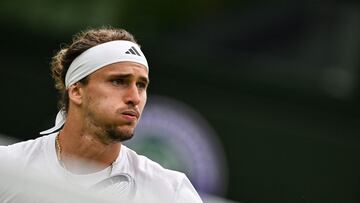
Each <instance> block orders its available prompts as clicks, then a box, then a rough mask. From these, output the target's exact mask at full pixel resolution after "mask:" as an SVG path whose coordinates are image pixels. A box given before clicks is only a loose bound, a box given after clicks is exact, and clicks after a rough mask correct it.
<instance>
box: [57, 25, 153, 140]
mask: <svg viewBox="0 0 360 203" xmlns="http://www.w3.org/2000/svg"><path fill="white" fill-rule="evenodd" d="M128 47H129V48H131V50H130V49H128ZM135 47H138V45H137V44H136V41H135V40H134V37H133V36H132V35H131V34H130V33H128V32H127V31H125V30H121V29H108V28H102V29H96V30H88V31H86V32H82V33H80V34H78V35H76V36H75V37H74V39H73V41H72V43H71V44H70V45H68V46H67V47H65V48H63V49H61V50H60V51H59V52H58V53H57V55H55V56H54V57H53V60H52V63H51V65H52V75H53V78H54V79H55V87H56V88H57V89H58V90H59V92H60V94H61V100H60V102H59V106H60V108H61V109H62V110H63V111H64V112H66V114H67V117H72V118H74V117H76V118H77V119H79V120H80V121H81V122H80V123H81V128H82V129H81V130H83V131H86V132H87V133H89V132H91V133H93V134H95V135H96V136H97V137H98V138H100V140H101V141H103V142H106V143H109V142H111V141H124V140H126V139H129V138H131V136H132V134H133V130H134V128H135V126H136V124H137V121H138V119H139V117H140V115H141V112H142V110H143V108H144V105H145V103H146V88H147V85H148V68H147V62H146V59H145V57H144V56H142V53H141V50H137V49H138V48H137V49H136V48H135ZM124 48H125V50H123V49H124ZM134 49H135V50H134ZM119 50H120V51H119ZM130 52H131V53H130ZM138 52H140V53H141V54H139V53H138ZM118 56H120V59H119V58H118ZM122 56H123V57H125V58H121V57H122ZM140 56H141V57H140ZM133 58H135V59H134V60H133ZM138 58H140V60H138ZM139 61H140V62H139ZM144 61H145V62H144ZM94 64H95V65H94ZM99 64H100V65H99ZM101 64H105V65H101ZM93 66H97V67H98V68H94V67H93ZM79 75H85V77H79ZM67 120H68V119H67ZM79 125H80V124H79ZM79 127H80V126H79Z"/></svg>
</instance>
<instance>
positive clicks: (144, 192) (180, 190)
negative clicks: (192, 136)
mask: <svg viewBox="0 0 360 203" xmlns="http://www.w3.org/2000/svg"><path fill="white" fill-rule="evenodd" d="M56 134H57V133H54V134H50V135H47V136H43V137H40V138H38V139H36V140H30V141H26V142H21V143H17V144H14V145H10V146H7V147H4V146H0V161H1V157H2V156H6V157H11V159H13V160H17V162H19V163H21V164H22V166H23V167H24V168H29V167H30V168H31V167H32V168H36V169H37V170H41V171H43V173H45V174H46V175H47V176H49V179H54V178H55V179H59V180H63V181H64V180H65V181H67V182H68V183H71V185H79V186H84V187H86V188H93V186H94V185H98V184H96V183H98V182H100V181H104V180H106V179H107V178H109V177H115V176H116V175H121V177H122V178H121V179H119V180H123V183H122V182H120V183H119V182H113V183H112V184H117V185H116V187H117V188H121V191H120V190H119V191H120V192H118V193H114V192H112V195H114V196H119V198H120V197H124V196H126V197H129V198H130V199H131V200H132V202H149V203H152V202H159V203H162V202H166V203H171V202H173V203H183V202H184V203H201V202H202V201H201V198H200V197H199V195H198V194H197V192H196V190H195V189H194V187H193V186H192V185H191V183H190V181H189V179H188V178H187V177H186V176H185V175H184V174H183V173H180V172H176V171H172V170H168V169H165V168H163V167H161V166H160V165H159V164H157V163H155V162H153V161H151V160H150V159H148V158H146V157H144V156H141V155H138V154H136V152H134V151H133V150H131V149H129V148H127V147H126V146H124V145H122V146H121V151H120V154H119V156H118V158H117V159H116V161H115V162H114V164H113V169H112V172H111V174H109V169H104V170H103V171H101V172H99V173H96V174H89V175H84V176H82V177H81V175H74V174H70V173H69V172H68V171H66V170H65V169H64V168H62V167H61V166H60V164H59V162H58V160H57V156H56V151H55V137H56ZM0 167H1V166H0ZM95 189H99V187H95ZM0 194H1V191H0ZM106 194H108V193H106ZM10 195H12V196H14V195H16V194H10ZM1 198H3V197H0V199H1ZM10 202H11V201H10Z"/></svg>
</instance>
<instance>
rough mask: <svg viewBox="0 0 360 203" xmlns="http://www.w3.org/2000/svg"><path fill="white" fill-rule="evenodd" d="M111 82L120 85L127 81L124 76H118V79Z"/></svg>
mask: <svg viewBox="0 0 360 203" xmlns="http://www.w3.org/2000/svg"><path fill="white" fill-rule="evenodd" d="M111 83H112V84H113V85H116V86H120V85H124V84H125V83H126V80H125V79H123V78H118V79H114V80H112V81H111Z"/></svg>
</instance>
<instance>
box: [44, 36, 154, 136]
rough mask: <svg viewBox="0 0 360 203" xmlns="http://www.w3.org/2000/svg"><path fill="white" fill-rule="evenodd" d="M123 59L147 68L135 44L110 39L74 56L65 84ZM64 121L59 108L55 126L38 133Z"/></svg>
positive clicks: (63, 113) (77, 80)
mask: <svg viewBox="0 0 360 203" xmlns="http://www.w3.org/2000/svg"><path fill="white" fill-rule="evenodd" d="M124 61H130V62H136V63H139V64H142V65H144V66H145V68H146V69H148V70H149V66H148V63H147V60H146V58H145V55H144V54H143V53H142V51H141V50H140V47H139V46H138V45H137V44H135V43H133V42H130V41H125V40H116V41H110V42H106V43H103V44H99V45H97V46H94V47H92V48H90V49H88V50H86V51H84V52H83V53H82V54H80V55H79V56H78V57H76V58H75V59H74V61H73V62H72V63H71V64H70V67H69V69H68V71H67V72H66V76H65V86H66V88H69V87H70V86H71V85H73V84H75V83H76V82H79V81H80V80H81V79H83V78H85V77H86V76H88V75H90V74H91V73H93V72H95V71H97V70H99V69H100V68H103V67H104V66H107V65H110V64H113V63H117V62H124ZM65 121H66V117H65V112H64V111H63V110H60V111H59V112H58V114H57V115H56V121H55V126H54V127H52V128H50V129H48V130H45V131H42V132H40V134H42V135H45V134H50V133H53V132H56V131H58V130H60V129H61V128H62V126H63V125H64V123H65Z"/></svg>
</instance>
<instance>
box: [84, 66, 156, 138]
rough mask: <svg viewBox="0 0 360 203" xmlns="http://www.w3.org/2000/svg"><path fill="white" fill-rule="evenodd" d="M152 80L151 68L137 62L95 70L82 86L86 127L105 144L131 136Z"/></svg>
mask: <svg viewBox="0 0 360 203" xmlns="http://www.w3.org/2000/svg"><path fill="white" fill-rule="evenodd" d="M148 83H149V79H148V70H147V69H146V68H145V67H144V66H143V65H141V64H138V63H134V62H120V63H114V64H111V65H108V66H106V67H104V68H101V69H99V70H97V71H95V72H94V73H92V74H91V75H90V76H89V78H88V83H87V84H86V85H83V87H82V91H83V92H82V94H83V97H82V103H81V107H80V108H81V111H82V115H83V116H84V117H83V118H84V119H85V128H87V130H90V131H91V132H93V133H94V134H95V135H96V136H97V137H98V138H99V139H100V141H102V142H104V143H111V142H114V141H124V140H127V139H130V138H131V137H132V135H133V133H134V128H135V126H136V125H137V123H138V121H139V119H140V115H141V113H142V111H143V109H144V106H145V103H146V98H147V94H146V89H147V86H148Z"/></svg>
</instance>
